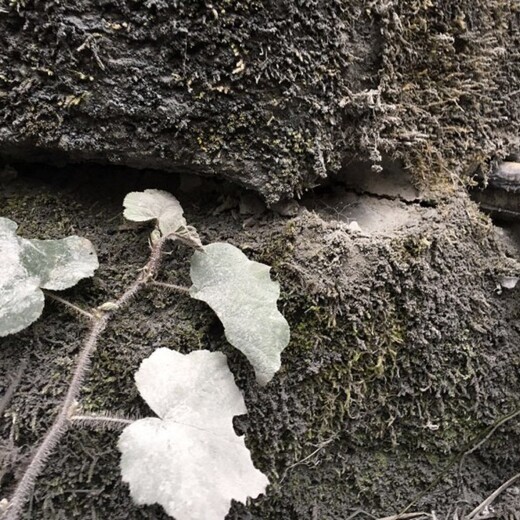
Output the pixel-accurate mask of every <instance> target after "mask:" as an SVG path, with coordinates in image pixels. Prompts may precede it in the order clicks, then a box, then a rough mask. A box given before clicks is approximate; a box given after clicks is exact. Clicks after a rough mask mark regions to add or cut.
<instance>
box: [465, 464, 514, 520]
mask: <svg viewBox="0 0 520 520" xmlns="http://www.w3.org/2000/svg"><path fill="white" fill-rule="evenodd" d="M519 478H520V473H517V474H516V475H515V476H513V477H511V478H510V479H509V480H508V481H507V482H504V483H503V484H502V485H501V486H500V487H499V488H498V489H495V491H493V493H491V495H489V496H488V497H487V498H486V500H484V501H483V502H482V503H480V504H479V505H478V506H477V507H476V508H475V509H473V511H471V513H470V514H469V515H468V516H467V517H466V519H465V520H473V518H475V517H476V516H477V515H478V514H479V513H480V512H481V511H482V510H483V509H484V508H486V507H488V506H489V505H491V504H492V503H493V501H494V500H495V498H497V497H498V495H500V493H502V491H505V490H506V489H507V488H508V487H509V486H510V485H511V484H513V483H514V482H515V481H516V480H518V479H519Z"/></svg>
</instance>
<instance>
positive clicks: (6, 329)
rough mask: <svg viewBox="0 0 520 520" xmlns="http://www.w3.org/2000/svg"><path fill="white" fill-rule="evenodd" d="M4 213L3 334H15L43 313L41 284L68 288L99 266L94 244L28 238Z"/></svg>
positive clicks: (0, 223) (0, 256)
mask: <svg viewBox="0 0 520 520" xmlns="http://www.w3.org/2000/svg"><path fill="white" fill-rule="evenodd" d="M16 229H17V225H16V223H15V222H13V221H12V220H9V219H7V218H2V217H0V261H1V268H0V336H6V335H8V334H14V333H15V332H18V331H20V330H22V329H24V328H25V327H28V326H29V325H30V324H31V323H32V322H33V321H35V320H37V319H38V318H39V316H40V315H41V313H42V310H43V305H44V296H43V292H42V291H41V289H40V288H46V289H65V288H67V287H71V286H72V285H74V284H75V283H76V282H77V281H79V280H80V279H82V278H85V277H87V276H92V274H93V273H94V270H95V269H96V268H97V267H98V262H97V257H96V254H95V252H94V249H93V247H92V244H91V243H90V242H89V241H88V240H85V239H82V238H79V237H69V238H66V239H64V240H26V239H24V238H20V237H18V236H17V235H16Z"/></svg>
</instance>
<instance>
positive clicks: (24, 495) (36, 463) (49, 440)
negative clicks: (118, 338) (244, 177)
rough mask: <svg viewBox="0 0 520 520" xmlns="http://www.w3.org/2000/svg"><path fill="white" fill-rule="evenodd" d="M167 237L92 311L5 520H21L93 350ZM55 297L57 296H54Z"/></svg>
mask: <svg viewBox="0 0 520 520" xmlns="http://www.w3.org/2000/svg"><path fill="white" fill-rule="evenodd" d="M165 243H166V238H165V237H162V238H160V239H158V240H157V241H156V242H155V243H153V244H152V246H151V252H150V257H149V259H148V262H147V263H146V265H145V266H144V267H143V269H142V270H141V272H140V273H139V276H138V277H137V278H136V280H135V281H134V282H133V283H132V285H130V287H128V289H127V290H126V291H125V292H124V293H123V294H122V295H121V296H120V297H119V299H118V300H116V301H115V302H114V303H113V305H112V307H111V308H110V310H108V311H104V310H101V311H100V310H98V309H97V310H96V312H94V313H93V314H92V320H91V326H90V331H89V333H88V335H87V337H86V339H85V342H84V343H83V347H82V348H81V351H80V353H79V356H78V360H77V363H76V368H75V370H74V373H73V375H72V379H71V381H70V384H69V387H68V390H67V394H66V395H65V398H64V400H63V402H62V404H61V407H60V411H59V413H58V415H57V417H56V419H55V420H54V423H53V424H52V426H51V427H50V428H49V430H48V431H47V433H46V434H45V437H44V438H43V441H42V442H41V444H40V445H39V446H38V448H37V449H36V452H35V454H34V455H33V457H32V459H31V462H30V463H29V465H28V466H27V468H26V470H25V472H24V474H23V475H22V477H21V479H20V480H19V481H18V484H17V485H16V488H15V490H14V492H13V494H12V496H11V499H10V500H9V503H8V505H7V508H6V510H5V511H4V513H3V514H2V515H1V517H0V518H1V519H2V520H18V519H19V517H20V514H21V512H22V510H23V507H24V505H25V503H26V502H27V501H28V499H29V497H30V495H31V493H32V491H33V489H34V484H35V482H36V479H37V478H38V476H39V475H40V473H41V472H42V470H43V468H44V467H45V464H46V463H47V460H48V458H49V456H50V455H51V454H52V452H53V450H54V449H55V448H56V446H57V445H58V443H59V442H60V440H61V439H62V437H63V435H64V434H65V432H66V431H67V429H68V427H69V426H70V424H71V423H72V417H73V416H74V408H75V405H76V402H77V399H78V397H79V393H80V390H81V387H82V384H83V381H84V380H85V376H86V374H87V372H88V370H89V368H90V361H91V358H92V354H93V353H94V352H95V350H96V347H97V344H98V341H99V338H100V336H101V334H102V333H103V332H104V331H105V329H106V328H107V325H108V324H109V322H110V321H111V319H112V317H113V316H114V313H115V312H116V311H117V310H120V309H122V308H123V307H125V306H127V305H128V304H129V303H130V302H131V300H132V299H133V298H134V297H135V296H136V295H137V294H138V293H139V292H140V291H141V290H142V289H143V288H144V287H145V286H146V285H147V284H148V283H149V282H150V281H152V280H153V278H154V277H155V275H156V274H157V271H158V269H159V267H160V264H161V259H162V250H163V248H164V244H165ZM55 299H56V298H55Z"/></svg>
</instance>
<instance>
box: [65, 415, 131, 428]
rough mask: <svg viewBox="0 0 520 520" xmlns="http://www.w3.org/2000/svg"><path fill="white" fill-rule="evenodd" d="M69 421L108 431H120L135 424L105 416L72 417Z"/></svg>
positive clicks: (119, 418)
mask: <svg viewBox="0 0 520 520" xmlns="http://www.w3.org/2000/svg"><path fill="white" fill-rule="evenodd" d="M70 420H71V421H72V422H75V423H78V424H80V425H82V426H97V427H101V428H106V429H108V430H120V429H122V428H124V427H125V426H129V425H130V424H132V423H133V422H135V421H133V420H131V419H126V418H123V417H109V416H107V415H73V416H72V417H71V418H70Z"/></svg>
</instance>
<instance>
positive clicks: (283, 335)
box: [190, 242, 290, 384]
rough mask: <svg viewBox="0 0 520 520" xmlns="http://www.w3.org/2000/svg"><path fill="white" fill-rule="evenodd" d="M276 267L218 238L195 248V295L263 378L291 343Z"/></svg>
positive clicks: (268, 377)
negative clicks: (281, 309) (275, 277)
mask: <svg viewBox="0 0 520 520" xmlns="http://www.w3.org/2000/svg"><path fill="white" fill-rule="evenodd" d="M269 270H270V267H269V266H267V265H265V264H261V263H259V262H253V261H251V260H249V259H248V258H247V256H246V255H245V254H244V253H243V252H242V251H240V249H238V248H236V247H235V246H232V245H231V244H226V243H220V242H217V243H214V244H209V245H207V246H204V247H203V248H202V250H201V251H195V253H194V254H193V257H192V260H191V271H190V274H191V280H192V282H193V286H192V287H191V288H190V295H191V296H192V297H193V298H196V299H198V300H203V301H205V302H206V303H207V304H208V305H209V306H210V307H211V308H212V309H213V310H214V311H215V313H216V314H217V316H218V317H219V318H220V321H222V323H223V325H224V329H225V334H226V338H227V339H228V341H229V342H230V343H231V345H233V346H234V347H235V348H237V349H238V350H240V351H241V352H243V353H244V354H245V355H246V356H247V359H249V361H250V363H251V364H252V365H253V368H254V369H255V374H256V378H257V381H258V382H259V383H260V384H266V383H267V382H269V381H270V380H271V379H272V377H273V375H274V374H275V372H276V371H277V370H278V369H279V368H280V365H281V360H280V354H281V352H282V351H283V349H284V348H285V347H286V346H287V344H288V343H289V337H290V332H289V325H288V323H287V321H286V320H285V318H284V317H283V316H282V314H281V313H280V312H279V311H278V308H277V306H276V301H277V300H278V297H279V296H280V286H279V285H278V283H277V282H273V281H272V280H271V278H270V276H269Z"/></svg>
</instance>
